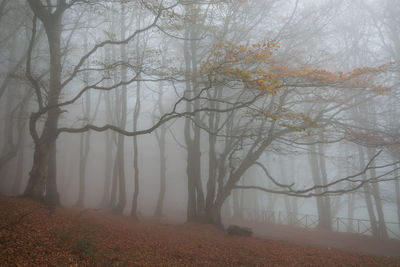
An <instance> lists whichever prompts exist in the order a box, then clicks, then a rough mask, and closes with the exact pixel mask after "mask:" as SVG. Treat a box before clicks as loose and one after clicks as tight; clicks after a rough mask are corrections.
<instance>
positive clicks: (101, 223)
mask: <svg viewBox="0 0 400 267" xmlns="http://www.w3.org/2000/svg"><path fill="white" fill-rule="evenodd" d="M15 265H17V266H155V265H156V266H193V265H196V266H199V265H200V266H400V259H399V258H393V257H383V256H374V255H363V254H356V253H348V252H345V251H342V250H337V249H328V248H323V247H317V246H313V245H310V244H308V245H306V244H298V242H297V243H296V244H294V243H289V242H286V241H280V240H271V239H270V240H268V239H263V238H257V237H252V238H248V237H231V236H228V235H227V234H226V233H224V232H223V231H220V230H218V229H215V228H214V227H212V226H207V225H201V224H194V223H190V224H174V223H171V222H166V221H162V220H156V219H152V218H143V219H142V220H141V221H140V222H138V223H135V222H133V221H131V219H130V218H129V217H120V216H114V215H111V214H109V213H106V212H103V211H94V210H79V209H76V208H56V209H55V210H49V209H48V208H47V207H45V206H42V205H41V204H38V203H36V202H33V201H31V200H28V199H22V198H15V197H6V196H0V266H15Z"/></svg>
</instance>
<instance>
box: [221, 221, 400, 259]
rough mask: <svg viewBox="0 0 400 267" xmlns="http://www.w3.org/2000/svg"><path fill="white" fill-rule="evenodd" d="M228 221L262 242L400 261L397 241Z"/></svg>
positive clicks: (399, 249) (399, 247)
mask: <svg viewBox="0 0 400 267" xmlns="http://www.w3.org/2000/svg"><path fill="white" fill-rule="evenodd" d="M228 222H229V223H234V224H239V225H242V226H247V227H250V228H252V229H253V231H254V233H255V235H256V236H258V237H262V238H265V239H270V240H281V241H287V242H290V243H295V244H302V245H314V246H319V247H321V248H326V249H332V248H336V249H341V250H345V251H349V252H355V253H363V254H373V255H379V256H387V257H397V258H399V259H400V240H394V239H391V240H379V239H375V238H373V237H371V236H367V235H360V234H349V233H337V232H329V231H322V230H317V229H306V228H297V227H290V226H282V225H271V224H269V225H267V224H264V223H255V222H253V223H252V222H248V221H239V220H227V221H226V223H228Z"/></svg>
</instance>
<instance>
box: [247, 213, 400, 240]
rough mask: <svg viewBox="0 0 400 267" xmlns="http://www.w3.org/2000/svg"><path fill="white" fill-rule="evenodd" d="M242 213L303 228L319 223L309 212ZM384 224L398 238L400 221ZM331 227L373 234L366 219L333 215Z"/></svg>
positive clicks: (335, 229) (261, 220) (341, 230)
mask: <svg viewBox="0 0 400 267" xmlns="http://www.w3.org/2000/svg"><path fill="white" fill-rule="evenodd" d="M242 214H243V218H245V219H246V220H250V221H258V222H266V223H271V224H281V225H291V226H295V227H303V228H315V227H317V226H318V224H319V218H318V216H315V215H310V214H301V213H293V212H286V211H273V210H263V211H259V210H256V209H243V211H242ZM378 224H379V222H378ZM384 224H385V227H386V230H387V233H388V237H389V238H393V239H399V240H400V223H398V222H385V223H384ZM331 227H332V231H335V232H343V233H358V234H362V235H370V236H372V235H373V231H372V225H371V221H369V220H366V219H355V218H345V217H335V218H333V219H332V221H331Z"/></svg>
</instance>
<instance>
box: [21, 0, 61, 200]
mask: <svg viewBox="0 0 400 267" xmlns="http://www.w3.org/2000/svg"><path fill="white" fill-rule="evenodd" d="M29 4H30V6H31V8H32V10H33V11H34V12H35V14H36V15H38V17H39V19H40V20H41V21H42V23H43V25H44V28H45V31H46V35H47V39H48V45H49V52H50V64H49V67H50V83H49V92H48V106H56V105H57V104H58V101H59V97H60V90H61V72H62V67H61V29H62V25H61V19H62V15H63V12H64V9H63V8H64V7H57V9H56V10H55V11H54V12H53V13H51V12H50V11H49V10H47V8H46V7H45V6H43V5H42V4H41V2H38V1H34V0H30V1H29ZM59 115H60V109H59V108H52V109H50V110H49V111H48V112H47V118H46V121H45V124H44V127H43V131H42V134H41V135H40V137H38V134H37V132H36V123H37V118H35V116H31V119H30V132H31V135H32V137H33V139H34V141H35V151H34V159H33V166H32V170H31V171H30V173H29V174H30V177H29V182H28V186H27V188H26V189H25V193H24V195H26V196H29V197H32V198H35V199H45V200H46V201H48V202H50V203H51V204H59V196H58V192H57V183H56V181H57V180H56V179H57V177H56V163H57V161H56V139H57V136H58V132H57V124H58V119H59ZM50 157H51V158H50Z"/></svg>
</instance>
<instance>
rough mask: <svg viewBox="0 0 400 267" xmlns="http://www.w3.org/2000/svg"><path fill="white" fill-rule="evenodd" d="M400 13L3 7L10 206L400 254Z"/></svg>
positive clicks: (328, 1) (387, 1) (251, 6)
mask: <svg viewBox="0 0 400 267" xmlns="http://www.w3.org/2000/svg"><path fill="white" fill-rule="evenodd" d="M398 14H400V4H399V3H398V1H397V0H368V1H354V0H352V1H350V0H321V1H315V0H290V1H287V0H285V1H283V0H233V1H227V0H205V1H196V0H164V1H161V0H151V1H140V0H137V1H117V0H115V1H80V0H69V1H67V0H57V1H55V0H50V1H40V0H28V1H24V0H14V1H11V0H1V1H0V86H1V88H0V125H1V126H0V193H1V194H4V195H24V196H26V197H29V198H32V199H35V200H39V201H44V202H45V203H48V204H51V205H63V206H68V207H69V206H79V207H85V208H92V209H102V210H106V211H110V212H112V213H114V214H119V215H126V216H131V217H132V220H140V219H141V218H143V217H146V216H164V217H166V218H169V219H171V220H176V221H178V222H185V221H195V222H203V223H209V224H213V225H216V226H222V225H227V224H229V223H230V222H235V223H237V222H238V223H239V224H246V222H259V223H275V224H285V225H291V226H295V227H308V228H318V229H323V230H328V231H340V232H358V233H360V234H361V233H363V234H366V235H371V236H374V237H377V238H382V239H386V238H397V239H400V182H399V168H400V122H399V120H398V118H399V117H398V116H399V115H400V107H399V103H400V101H399V97H400V86H399V84H400V83H399V81H400V80H399V78H400V68H399V65H398V62H399V58H400V18H399V16H398ZM305 216H308V218H311V219H310V220H311V221H309V222H305V221H304V218H305ZM338 218H341V219H340V222H341V223H340V226H339V224H338V223H337V222H338ZM357 220H365V221H363V222H365V223H364V226H363V227H364V228H362V229H361V230H360V229H357V225H356V221H357Z"/></svg>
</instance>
